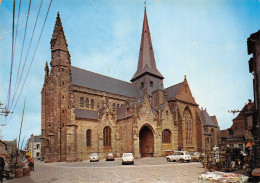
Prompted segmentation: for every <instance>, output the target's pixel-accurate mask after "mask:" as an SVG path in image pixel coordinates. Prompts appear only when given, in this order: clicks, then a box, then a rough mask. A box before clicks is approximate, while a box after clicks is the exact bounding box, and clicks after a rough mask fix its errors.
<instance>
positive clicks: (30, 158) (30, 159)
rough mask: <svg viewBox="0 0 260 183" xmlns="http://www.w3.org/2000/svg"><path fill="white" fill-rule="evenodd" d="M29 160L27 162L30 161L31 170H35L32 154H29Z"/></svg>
mask: <svg viewBox="0 0 260 183" xmlns="http://www.w3.org/2000/svg"><path fill="white" fill-rule="evenodd" d="M27 159H28V161H27V162H26V163H28V167H29V168H30V171H34V161H33V158H32V157H31V156H27Z"/></svg>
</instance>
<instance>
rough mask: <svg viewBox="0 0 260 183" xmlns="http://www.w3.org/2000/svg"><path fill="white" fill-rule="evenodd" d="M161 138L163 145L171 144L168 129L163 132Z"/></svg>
mask: <svg viewBox="0 0 260 183" xmlns="http://www.w3.org/2000/svg"><path fill="white" fill-rule="evenodd" d="M162 138H163V143H171V131H170V130H168V129H165V130H163V134H162Z"/></svg>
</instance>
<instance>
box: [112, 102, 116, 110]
mask: <svg viewBox="0 0 260 183" xmlns="http://www.w3.org/2000/svg"><path fill="white" fill-rule="evenodd" d="M115 110H116V104H115V103H113V111H115Z"/></svg>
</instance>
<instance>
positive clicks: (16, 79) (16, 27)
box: [11, 0, 21, 105]
mask: <svg viewBox="0 0 260 183" xmlns="http://www.w3.org/2000/svg"><path fill="white" fill-rule="evenodd" d="M20 10H21V0H20V2H19V10H18V18H17V22H16V32H15V38H14V47H13V49H14V52H13V57H12V62H13V60H14V56H15V45H16V40H17V31H18V25H19V24H18V23H19V18H20ZM17 76H18V75H17ZM16 85H17V79H16V82H15V87H14V88H16ZM12 103H13V100H12ZM11 105H12V104H11Z"/></svg>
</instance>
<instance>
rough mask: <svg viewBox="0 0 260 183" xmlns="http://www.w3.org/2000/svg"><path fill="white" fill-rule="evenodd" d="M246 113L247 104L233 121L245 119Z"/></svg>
mask: <svg viewBox="0 0 260 183" xmlns="http://www.w3.org/2000/svg"><path fill="white" fill-rule="evenodd" d="M247 111H248V104H246V105H245V106H244V107H243V109H242V110H241V111H240V112H239V114H238V115H237V117H235V118H234V119H233V120H239V119H244V118H245V115H244V114H245V113H246V112H247Z"/></svg>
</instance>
